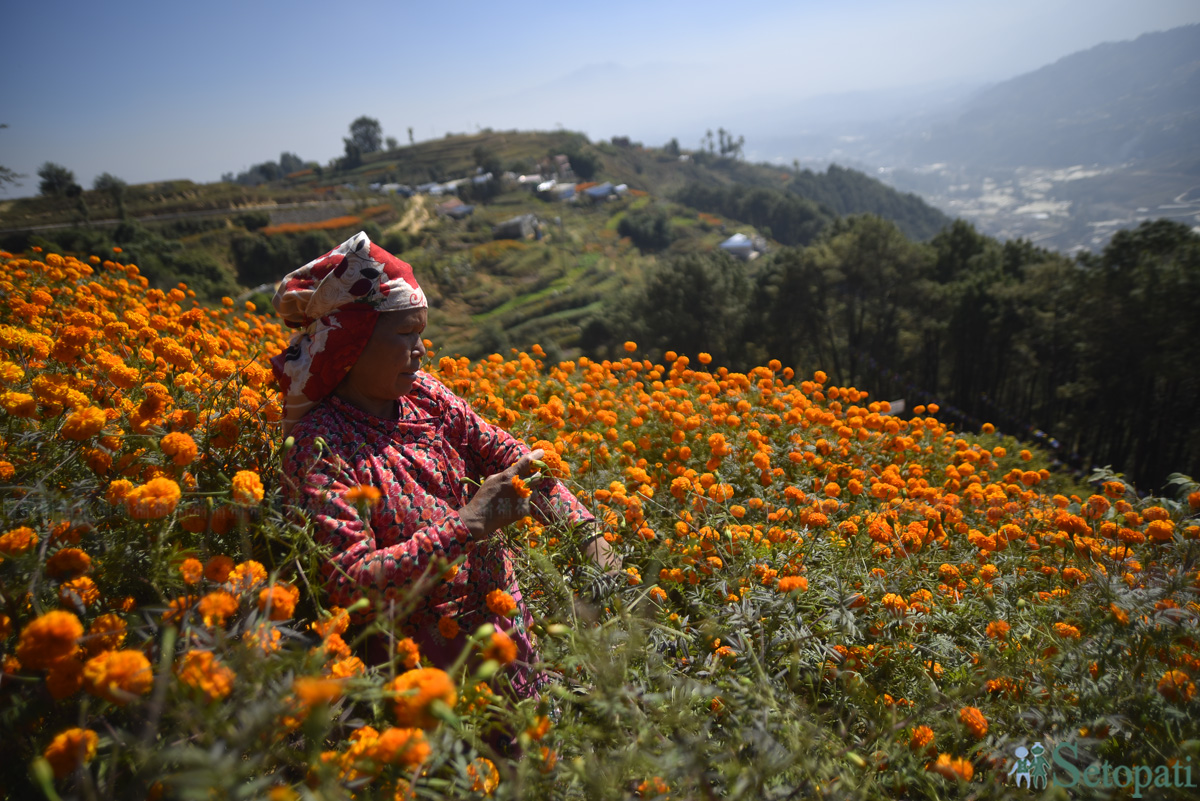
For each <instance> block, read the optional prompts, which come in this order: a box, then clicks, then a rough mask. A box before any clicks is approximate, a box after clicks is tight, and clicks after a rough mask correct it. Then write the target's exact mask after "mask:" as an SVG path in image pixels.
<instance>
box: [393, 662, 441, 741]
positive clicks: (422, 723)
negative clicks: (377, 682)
mask: <svg viewBox="0 0 1200 801" xmlns="http://www.w3.org/2000/svg"><path fill="white" fill-rule="evenodd" d="M385 689H386V690H388V691H389V692H392V693H395V697H394V699H393V709H394V711H395V714H396V721H397V722H398V723H399V724H400V725H401V726H416V727H418V728H422V729H432V728H433V727H434V726H436V725H437V718H436V717H434V715H433V712H432V711H431V708H430V707H431V706H432V705H433V703H434V702H435V701H441V702H442V703H444V704H445V705H446V706H448V707H451V708H453V707H454V702H455V701H456V700H457V699H458V695H457V693H456V692H455V690H454V682H453V681H451V680H450V676H449V674H448V673H446V671H444V670H440V669H438V668H417V669H416V670H410V671H408V672H407V673H401V674H400V675H399V676H397V677H396V678H395V679H394V680H393V681H392V682H390V683H389V684H387V685H385Z"/></svg>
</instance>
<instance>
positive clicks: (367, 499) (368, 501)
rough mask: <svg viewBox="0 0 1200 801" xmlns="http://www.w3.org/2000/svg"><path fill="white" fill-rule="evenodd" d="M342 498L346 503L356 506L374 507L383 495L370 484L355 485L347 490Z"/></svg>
mask: <svg viewBox="0 0 1200 801" xmlns="http://www.w3.org/2000/svg"><path fill="white" fill-rule="evenodd" d="M342 497H343V498H345V499H346V503H351V504H354V505H356V506H357V505H359V504H364V505H366V506H374V505H375V504H377V503H379V499H380V498H382V497H383V493H382V492H380V491H379V490H378V489H376V488H375V487H372V486H371V485H370V484H356V485H355V486H353V487H350V488H349V489H347V490H346V492H345V493H344V494H343V495H342Z"/></svg>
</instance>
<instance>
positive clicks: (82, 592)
mask: <svg viewBox="0 0 1200 801" xmlns="http://www.w3.org/2000/svg"><path fill="white" fill-rule="evenodd" d="M58 599H59V601H61V602H62V603H63V604H64V605H66V604H70V605H72V606H74V605H80V606H91V605H92V604H94V603H96V601H99V600H100V590H99V589H98V588H97V587H96V582H94V581H92V580H91V579H90V578H88V577H87V576H79V577H78V578H73V579H71V580H70V581H65V582H63V583H62V584H60V585H59V586H58Z"/></svg>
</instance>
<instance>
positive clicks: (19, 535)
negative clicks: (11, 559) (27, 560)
mask: <svg viewBox="0 0 1200 801" xmlns="http://www.w3.org/2000/svg"><path fill="white" fill-rule="evenodd" d="M37 544H38V535H37V532H36V531H34V530H33V529H31V528H29V527H28V526H21V527H19V528H14V529H12V530H11V531H8V532H5V533H4V534H0V555H3V556H18V555H20V554H23V553H25V552H26V551H29V550H32V549H33V548H34V547H36V546H37Z"/></svg>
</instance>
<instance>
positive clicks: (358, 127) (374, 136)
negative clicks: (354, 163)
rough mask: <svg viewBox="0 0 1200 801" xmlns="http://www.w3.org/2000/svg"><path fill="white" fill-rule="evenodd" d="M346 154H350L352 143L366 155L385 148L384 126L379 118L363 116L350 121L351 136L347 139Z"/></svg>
mask: <svg viewBox="0 0 1200 801" xmlns="http://www.w3.org/2000/svg"><path fill="white" fill-rule="evenodd" d="M345 142H346V154H347V155H349V154H350V144H351V143H353V144H354V146H355V147H357V148H358V152H359V153H361V154H363V155H366V154H367V153H376V152H378V151H380V150H382V149H383V127H382V126H381V125H380V124H379V120H376V119H372V118H371V117H367V116H365V115H364V116H362V117H359V118H358V119H357V120H355V121H354V122H352V123H350V137H349V138H348V139H346V140H345Z"/></svg>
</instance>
